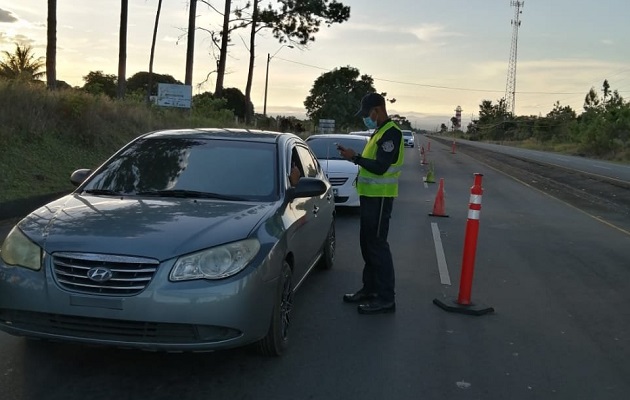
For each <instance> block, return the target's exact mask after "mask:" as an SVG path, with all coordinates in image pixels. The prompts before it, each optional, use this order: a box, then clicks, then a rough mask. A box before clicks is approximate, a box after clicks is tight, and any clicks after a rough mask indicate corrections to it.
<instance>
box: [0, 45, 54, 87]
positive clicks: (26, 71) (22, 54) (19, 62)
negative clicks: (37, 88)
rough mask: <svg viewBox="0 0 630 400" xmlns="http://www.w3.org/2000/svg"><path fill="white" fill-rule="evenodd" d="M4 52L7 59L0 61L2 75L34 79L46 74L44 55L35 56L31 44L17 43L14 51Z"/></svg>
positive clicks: (20, 78) (11, 77) (27, 79)
mask: <svg viewBox="0 0 630 400" xmlns="http://www.w3.org/2000/svg"><path fill="white" fill-rule="evenodd" d="M3 53H4V58H5V59H4V60H3V61H0V77H3V78H7V79H19V80H25V81H34V80H37V79H39V78H41V77H43V76H44V75H46V71H44V70H43V69H42V68H44V65H45V63H44V61H43V60H42V57H38V58H35V55H34V54H33V49H32V47H31V46H29V45H23V46H20V45H19V44H18V43H16V44H15V52H14V53H9V52H8V51H4V52H3Z"/></svg>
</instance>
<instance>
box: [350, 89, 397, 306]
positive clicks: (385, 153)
mask: <svg viewBox="0 0 630 400" xmlns="http://www.w3.org/2000/svg"><path fill="white" fill-rule="evenodd" d="M357 115H358V116H361V117H363V122H364V123H365V126H366V127H367V128H368V129H374V133H373V134H372V136H371V137H370V140H369V141H368V143H367V144H366V145H365V148H364V149H363V153H362V154H357V153H355V151H354V150H352V149H349V148H345V147H343V146H338V149H339V153H340V154H341V156H342V157H343V158H345V159H346V160H349V161H352V162H354V163H355V164H357V165H358V166H359V177H358V180H357V191H358V193H359V199H360V210H361V211H360V212H361V228H360V229H361V230H360V242H361V254H362V255H363V261H364V263H365V265H364V267H363V287H362V288H361V289H360V290H359V291H357V292H355V293H350V294H346V295H344V296H343V301H344V302H346V303H358V304H359V305H358V311H359V313H361V314H378V313H391V312H395V311H396V301H395V291H394V283H395V279H394V263H393V261H392V253H391V251H390V249H389V243H388V242H387V234H388V232H389V219H390V217H391V213H392V205H393V202H394V198H395V197H397V196H398V177H399V175H400V171H401V168H402V165H403V159H404V147H403V146H404V143H403V139H402V131H401V130H400V128H399V127H398V126H397V125H396V124H395V123H394V122H393V121H392V120H391V119H390V118H389V116H388V115H387V110H386V108H385V98H384V97H383V96H381V95H380V94H378V93H369V94H367V95H365V96H364V97H363V99H361V109H360V110H359V112H357Z"/></svg>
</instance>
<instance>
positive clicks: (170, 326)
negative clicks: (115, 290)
mask: <svg viewBox="0 0 630 400" xmlns="http://www.w3.org/2000/svg"><path fill="white" fill-rule="evenodd" d="M0 324H3V325H6V326H7V327H11V328H14V329H19V330H24V331H30V332H36V333H38V334H40V335H55V336H65V337H67V338H77V339H81V338H84V339H89V340H109V341H124V342H132V343H169V344H191V343H203V342H206V343H207V342H217V341H223V340H228V339H232V338H235V337H238V336H240V335H241V334H242V332H240V331H238V330H236V329H231V328H226V327H221V326H212V325H193V324H174V323H164V322H146V321H127V320H119V319H105V318H91V317H80V316H75V315H59V314H46V313H39V312H30V311H18V310H3V309H0Z"/></svg>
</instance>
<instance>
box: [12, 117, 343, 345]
mask: <svg viewBox="0 0 630 400" xmlns="http://www.w3.org/2000/svg"><path fill="white" fill-rule="evenodd" d="M293 165H295V166H297V167H298V169H299V170H300V175H302V177H301V178H300V179H299V181H298V182H297V184H295V185H292V184H291V183H290V181H289V178H288V177H289V174H290V170H291V168H292V166H293ZM71 181H72V182H73V183H75V184H76V185H78V187H77V189H76V190H75V191H74V192H73V193H71V194H69V195H68V196H65V197H63V198H60V199H58V200H56V201H53V202H51V203H49V204H47V205H46V206H44V207H41V208H39V209H38V210H35V211H34V212H32V213H31V214H30V215H28V216H27V217H26V218H24V219H23V220H22V221H20V222H19V223H18V224H17V225H16V226H15V227H14V228H13V230H12V231H11V232H10V233H9V235H8V236H7V238H6V239H5V241H4V243H3V244H2V248H1V252H0V329H1V330H3V331H5V332H8V333H11V334H14V335H22V336H31V337H38V338H46V339H54V340H62V341H70V342H78V343H88V344H99V345H109V346H118V347H131V348H138V349H145V350H167V351H209V350H215V349H224V348H231V347H237V346H243V345H246V344H250V343H257V344H258V347H259V348H260V350H261V351H262V352H263V353H264V354H267V355H280V354H281V353H282V352H283V351H284V350H285V349H286V347H287V344H288V339H289V336H288V334H289V327H290V316H291V304H292V298H293V294H294V292H295V291H296V289H297V288H298V287H299V286H300V284H301V283H302V282H303V280H304V279H305V278H306V276H307V275H308V273H309V272H310V271H311V269H312V268H313V267H315V266H320V267H322V268H323V269H328V268H330V267H332V265H333V262H334V255H335V224H334V218H335V211H334V202H333V192H332V188H331V186H330V184H329V183H328V180H327V179H326V177H325V175H324V173H323V171H322V170H321V168H320V167H319V164H318V163H317V161H316V159H315V157H314V156H313V154H312V153H311V151H310V150H309V148H308V146H307V145H306V144H305V143H304V141H303V140H301V139H300V138H299V137H297V136H295V135H293V134H289V133H274V132H262V131H247V130H228V129H189V130H167V131H158V132H153V133H149V134H145V135H143V136H140V137H139V138H137V139H135V140H133V141H132V142H130V143H129V144H128V145H126V146H125V147H123V148H122V149H121V150H120V151H118V152H117V153H116V154H114V155H113V156H112V157H111V158H110V159H109V160H107V161H106V162H105V163H104V164H103V165H101V166H100V167H99V168H97V169H96V170H95V171H90V170H78V171H75V172H74V173H73V174H72V176H71Z"/></svg>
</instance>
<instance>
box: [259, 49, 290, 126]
mask: <svg viewBox="0 0 630 400" xmlns="http://www.w3.org/2000/svg"><path fill="white" fill-rule="evenodd" d="M283 47H288V48H290V49H292V48H293V46H291V45H288V44H283V45H282V46H280V48H279V49H278V50H276V52H275V53H273V56H272V55H269V53H267V72H266V73H265V104H264V106H263V115H264V116H265V117H266V116H267V85H268V84H269V62H270V61H271V59H272V58H274V57H275V56H276V54H278V52H279V51H280V50H282V48H283Z"/></svg>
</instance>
